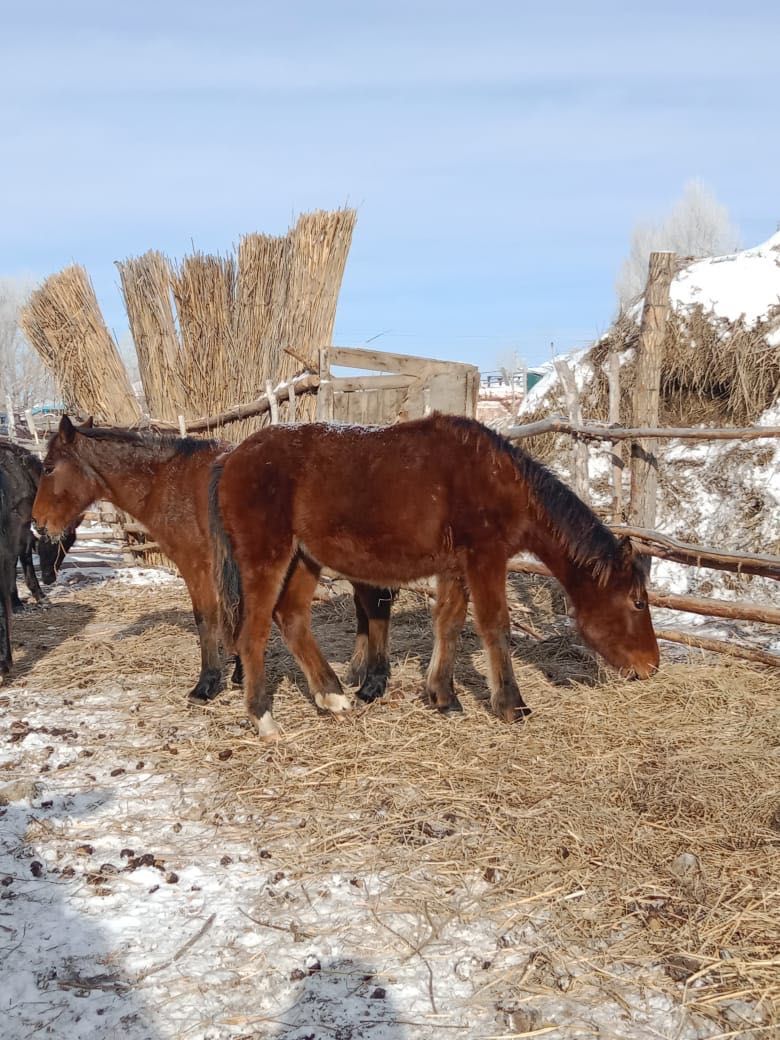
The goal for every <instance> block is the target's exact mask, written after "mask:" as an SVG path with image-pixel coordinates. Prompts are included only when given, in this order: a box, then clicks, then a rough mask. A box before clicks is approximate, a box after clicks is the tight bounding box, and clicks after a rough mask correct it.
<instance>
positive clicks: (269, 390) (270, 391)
mask: <svg viewBox="0 0 780 1040" xmlns="http://www.w3.org/2000/svg"><path fill="white" fill-rule="evenodd" d="M265 396H266V397H267V398H268V406H269V409H270V412H271V425H272V426H278V425H279V402H278V401H277V399H276V393H275V392H274V384H273V383H272V382H271V380H270V379H266V381H265Z"/></svg>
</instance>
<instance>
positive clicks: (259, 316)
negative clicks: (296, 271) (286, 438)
mask: <svg viewBox="0 0 780 1040" xmlns="http://www.w3.org/2000/svg"><path fill="white" fill-rule="evenodd" d="M290 252H291V245H290V237H289V235H283V236H278V235H260V234H251V235H244V237H243V238H242V239H241V241H240V242H239V244H238V250H237V262H238V277H237V282H236V295H235V307H234V311H233V348H234V353H233V364H234V379H235V402H240V403H244V402H246V401H252V400H254V399H255V398H257V397H259V396H260V394H262V393H263V392H264V391H265V380H266V379H271V380H272V382H274V383H277V382H278V381H279V380H278V379H277V377H276V373H277V370H278V367H279V344H280V334H281V332H280V330H281V324H282V318H283V314H284V309H285V306H286V304H287V289H288V285H289V281H290V270H289V269H290ZM265 421H266V420H265V419H259V420H258V419H246V420H242V421H241V422H238V423H234V424H233V427H232V428H231V427H229V426H228V427H225V431H224V433H225V436H226V437H228V438H229V439H230V440H236V441H240V440H243V439H244V437H246V436H248V435H249V434H250V433H251V432H253V431H254V430H256V429H258V428H259V427H260V426H261V425H263V423H264V422H265Z"/></svg>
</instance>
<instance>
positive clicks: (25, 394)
mask: <svg viewBox="0 0 780 1040" xmlns="http://www.w3.org/2000/svg"><path fill="white" fill-rule="evenodd" d="M32 288H33V286H32V284H31V283H30V282H29V281H27V280H26V279H23V278H0V405H1V406H2V407H3V408H4V407H5V400H6V398H7V397H10V398H11V401H12V403H13V406H14V409H15V410H16V411H20V412H23V411H24V410H25V409H26V408H32V407H33V406H34V405H36V404H41V403H43V402H44V401H46V400H50V399H51V398H52V397H53V396H54V395H55V393H56V388H55V384H54V379H53V378H52V376H51V374H50V373H49V370H48V369H47V368H46V366H45V365H44V363H43V361H42V360H41V358H40V357H39V356H38V354H37V353H36V352H35V351H34V350H33V348H32V347H31V346H30V344H29V343H28V342H27V340H26V339H25V337H24V335H23V334H22V330H21V329H20V328H19V312H20V310H21V309H22V307H23V306H24V304H25V302H26V300H27V298H28V297H29V295H30V292H31V291H32Z"/></svg>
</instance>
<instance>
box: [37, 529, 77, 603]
mask: <svg viewBox="0 0 780 1040" xmlns="http://www.w3.org/2000/svg"><path fill="white" fill-rule="evenodd" d="M83 520H84V514H83V513H81V514H80V515H79V516H78V517H77V518H76V519H75V520H74V521H73V522H72V523H70V524H68V525H67V527H66V528H65V530H64V531H63V532H62V534H61V535H60V536H59V538H51V537H49V535H48V534H46V533H45V532H44V533H42V534H40V535H39V537H38V541H37V546H36V548H37V550H38V559H39V561H40V564H41V581H42V582H43V584H44V585H53V584H54V582H55V581H56V580H57V575H58V574H59V572H60V568H61V567H62V564H63V561H64V560H65V557H66V556H67V555H68V553H69V552H70V550H71V549H72V548H73V544H74V542H75V541H76V528H77V527H78V526H79V524H80V523H81V522H82V521H83Z"/></svg>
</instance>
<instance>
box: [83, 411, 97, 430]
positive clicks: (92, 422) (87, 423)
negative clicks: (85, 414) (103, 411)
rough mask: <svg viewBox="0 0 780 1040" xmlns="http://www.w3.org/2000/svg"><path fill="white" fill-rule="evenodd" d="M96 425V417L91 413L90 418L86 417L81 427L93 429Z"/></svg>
mask: <svg viewBox="0 0 780 1040" xmlns="http://www.w3.org/2000/svg"><path fill="white" fill-rule="evenodd" d="M94 425H95V418H94V416H92V415H90V417H89V418H88V419H85V420H84V422H83V423H82V424H81V429H82V430H91V429H92V427H93V426H94Z"/></svg>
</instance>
